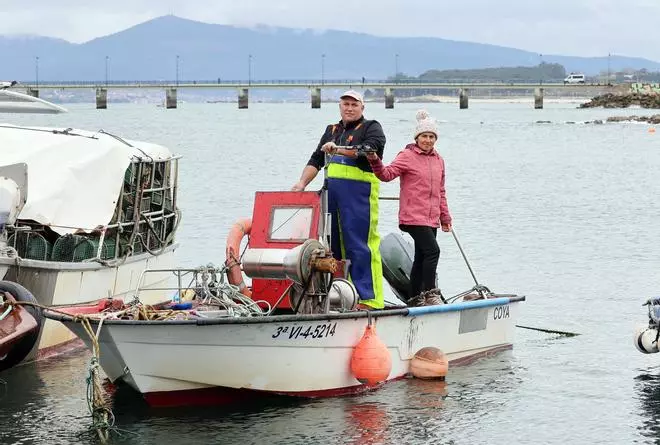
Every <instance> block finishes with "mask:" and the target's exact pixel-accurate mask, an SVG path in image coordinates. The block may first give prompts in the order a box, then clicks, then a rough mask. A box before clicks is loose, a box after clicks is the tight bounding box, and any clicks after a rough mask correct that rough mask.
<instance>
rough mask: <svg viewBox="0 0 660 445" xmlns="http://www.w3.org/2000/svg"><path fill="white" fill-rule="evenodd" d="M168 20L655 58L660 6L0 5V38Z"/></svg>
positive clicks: (543, 1)
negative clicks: (169, 16) (171, 17)
mask: <svg viewBox="0 0 660 445" xmlns="http://www.w3.org/2000/svg"><path fill="white" fill-rule="evenodd" d="M100 3H103V4H100ZM341 5H345V9H343V8H342V6H341ZM166 14H174V15H177V16H179V17H185V18H188V19H192V20H199V21H203V22H207V23H219V24H226V25H235V26H252V25H256V24H266V25H273V26H282V27H291V28H314V29H338V30H346V31H360V32H365V33H368V34H376V35H383V36H428V37H442V38H446V39H453V40H465V41H471V42H479V43H492V44H496V45H502V46H509V47H514V48H519V49H525V50H529V51H535V52H539V53H541V54H561V55H575V56H606V55H607V54H608V53H613V54H621V55H627V56H639V57H645V58H649V59H652V60H655V61H660V45H658V44H657V41H658V40H659V37H660V30H659V27H658V25H657V21H658V19H659V18H660V0H627V1H622V0H551V1H547V0H453V1H446V0H353V1H352V2H347V1H343V2H342V1H337V0H113V1H109V2H97V1H95V0H21V1H15V0H0V35H2V34H37V35H45V36H49V37H60V38H63V39H66V40H68V41H71V42H85V41H87V40H91V39H93V38H95V37H100V36H103V35H107V34H112V33H114V32H117V31H121V30H123V29H125V28H128V27H130V26H132V25H136V24H138V23H140V22H143V21H147V20H149V19H151V18H154V17H158V16H161V15H166Z"/></svg>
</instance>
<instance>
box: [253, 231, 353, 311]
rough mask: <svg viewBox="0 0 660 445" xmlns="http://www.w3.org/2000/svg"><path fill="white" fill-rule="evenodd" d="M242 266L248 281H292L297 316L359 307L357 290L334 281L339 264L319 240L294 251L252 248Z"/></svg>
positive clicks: (312, 240)
mask: <svg viewBox="0 0 660 445" xmlns="http://www.w3.org/2000/svg"><path fill="white" fill-rule="evenodd" d="M241 263H242V265H243V272H245V274H246V275H247V276H248V277H251V278H264V279H273V280H291V281H292V282H293V284H292V285H291V287H290V289H289V299H290V301H291V306H292V307H293V308H294V311H295V312H297V313H303V314H326V313H329V312H331V311H339V312H344V311H350V310H353V309H354V308H355V306H356V305H357V300H358V297H357V291H356V290H355V287H354V286H353V284H352V283H350V282H349V281H348V280H344V279H342V278H337V279H333V276H334V274H335V273H336V272H337V269H338V267H339V262H338V261H337V260H336V259H335V258H333V257H332V255H331V253H330V251H329V250H328V249H326V248H325V246H323V244H321V243H320V242H319V241H318V240H315V239H308V240H306V241H305V242H304V243H302V244H300V245H299V246H296V247H294V248H292V249H271V248H255V249H252V248H250V249H247V250H246V251H245V254H244V255H243V257H242V260H241Z"/></svg>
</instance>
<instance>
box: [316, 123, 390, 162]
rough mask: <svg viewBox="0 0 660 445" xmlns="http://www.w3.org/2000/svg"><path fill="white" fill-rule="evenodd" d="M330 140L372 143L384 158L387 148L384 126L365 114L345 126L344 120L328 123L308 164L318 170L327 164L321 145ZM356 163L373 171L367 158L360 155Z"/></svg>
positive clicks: (356, 143)
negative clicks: (365, 116)
mask: <svg viewBox="0 0 660 445" xmlns="http://www.w3.org/2000/svg"><path fill="white" fill-rule="evenodd" d="M330 141H333V142H334V143H335V144H337V145H359V144H365V145H370V146H371V147H373V148H375V149H376V152H377V153H378V157H379V158H381V159H383V150H384V149H385V133H383V127H381V126H380V124H379V123H378V121H372V120H367V119H365V118H364V116H362V117H361V118H360V119H359V120H357V121H355V122H350V123H348V124H347V125H346V126H344V124H343V122H342V121H339V122H338V123H336V124H332V125H328V126H327V127H326V129H325V133H323V136H321V140H320V141H319V145H318V146H317V147H316V150H314V153H312V156H311V157H310V158H309V161H308V162H307V165H311V166H312V167H316V168H317V169H318V170H321V169H322V168H323V166H324V165H325V153H323V152H322V151H321V147H322V146H323V144H325V143H326V142H330ZM356 164H357V166H358V167H360V169H362V170H364V171H366V172H370V171H372V170H371V166H370V165H369V161H368V160H367V158H363V157H359V158H358V159H357V161H356Z"/></svg>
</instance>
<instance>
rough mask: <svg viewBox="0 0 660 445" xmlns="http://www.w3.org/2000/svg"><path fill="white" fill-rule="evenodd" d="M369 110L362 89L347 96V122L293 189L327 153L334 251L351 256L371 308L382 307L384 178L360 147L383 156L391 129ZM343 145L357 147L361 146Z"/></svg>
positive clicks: (330, 131)
mask: <svg viewBox="0 0 660 445" xmlns="http://www.w3.org/2000/svg"><path fill="white" fill-rule="evenodd" d="M363 112H364V99H363V98H362V95H361V94H360V93H358V92H357V91H352V90H351V91H346V92H345V93H344V94H342V95H341V97H340V100H339V113H340V115H341V120H340V121H339V122H338V123H336V124H331V125H328V126H327V127H326V129H325V132H324V133H323V136H321V140H320V142H319V144H318V147H317V148H316V150H314V152H313V153H312V156H311V157H310V158H309V161H308V162H307V165H306V166H305V168H304V169H303V173H302V175H301V176H300V180H299V181H298V182H297V183H296V184H295V185H294V186H293V187H292V188H291V190H292V191H303V190H305V187H307V185H308V184H309V183H310V182H311V181H312V180H313V179H314V178H315V177H316V175H317V174H318V172H319V170H321V169H322V168H323V167H324V166H325V154H326V153H327V154H328V156H329V160H328V171H327V179H328V181H327V187H328V211H329V212H330V214H331V215H332V246H331V248H332V253H333V255H334V257H335V258H345V259H347V260H350V270H349V274H350V278H351V281H352V282H353V284H354V285H355V288H356V289H357V291H358V295H359V296H360V304H361V305H364V306H366V308H370V309H382V308H383V307H384V297H383V268H382V264H381V257H380V250H379V249H380V236H379V235H378V230H377V226H378V194H379V180H378V178H376V176H375V175H374V174H373V171H372V170H371V166H370V165H369V161H367V159H366V158H365V157H364V156H359V155H358V150H357V147H358V146H362V147H367V146H368V147H370V148H371V149H373V150H375V152H376V154H377V155H378V157H379V158H381V159H382V157H383V150H384V148H385V133H383V128H382V127H381V125H380V124H379V123H378V122H377V121H375V120H368V119H365V118H364V116H363ZM338 146H353V147H356V149H351V150H348V149H344V148H337V147H338Z"/></svg>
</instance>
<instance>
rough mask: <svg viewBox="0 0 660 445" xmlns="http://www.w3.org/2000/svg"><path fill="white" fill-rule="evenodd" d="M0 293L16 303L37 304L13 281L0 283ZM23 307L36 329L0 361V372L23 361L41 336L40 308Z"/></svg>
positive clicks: (41, 315)
mask: <svg viewBox="0 0 660 445" xmlns="http://www.w3.org/2000/svg"><path fill="white" fill-rule="evenodd" d="M0 292H9V293H10V294H11V295H12V296H13V297H14V298H15V299H16V301H22V302H28V303H34V304H37V299H36V298H34V296H33V295H32V293H30V291H29V290H27V289H26V288H24V287H23V286H21V285H20V284H18V283H14V282H13V281H0ZM23 307H24V308H25V310H26V311H27V312H29V313H30V315H32V317H34V319H35V320H36V322H37V329H35V330H33V331H32V332H30V333H29V334H28V335H26V336H25V337H23V338H21V339H20V340H19V341H18V342H17V343H16V345H15V346H14V347H13V348H12V349H11V351H9V353H8V354H7V355H6V356H5V357H4V358H2V359H1V360H0V371H2V370H3V369H9V368H11V367H12V366H15V365H17V364H19V363H20V362H21V361H23V359H24V358H25V357H27V355H28V354H29V353H30V351H32V348H34V346H35V345H36V344H37V340H39V336H40V335H41V329H42V327H43V324H44V317H43V314H42V311H41V308H38V307H36V306H32V305H24V306H23Z"/></svg>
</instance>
